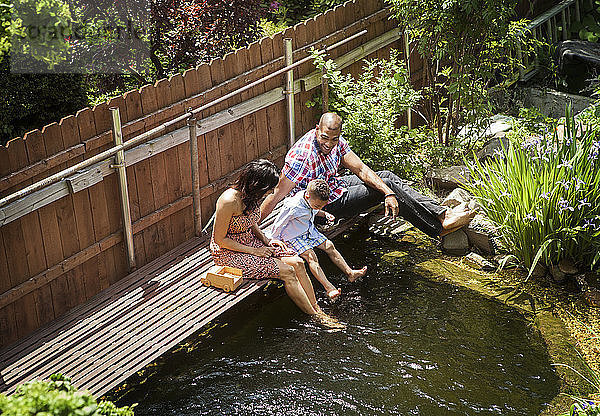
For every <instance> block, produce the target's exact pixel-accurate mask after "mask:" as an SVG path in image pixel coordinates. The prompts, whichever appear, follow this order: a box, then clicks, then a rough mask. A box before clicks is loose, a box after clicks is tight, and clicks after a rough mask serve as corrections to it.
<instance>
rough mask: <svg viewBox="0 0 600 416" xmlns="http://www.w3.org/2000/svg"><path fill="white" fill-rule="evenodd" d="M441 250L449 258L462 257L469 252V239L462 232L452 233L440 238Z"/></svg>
mask: <svg viewBox="0 0 600 416" xmlns="http://www.w3.org/2000/svg"><path fill="white" fill-rule="evenodd" d="M442 250H443V251H444V252H445V253H447V254H450V255H451V256H464V255H465V254H467V253H468V252H469V239H468V238H467V234H466V233H465V232H464V231H463V230H462V229H460V230H457V231H454V232H452V233H450V234H446V235H445V236H443V237H442Z"/></svg>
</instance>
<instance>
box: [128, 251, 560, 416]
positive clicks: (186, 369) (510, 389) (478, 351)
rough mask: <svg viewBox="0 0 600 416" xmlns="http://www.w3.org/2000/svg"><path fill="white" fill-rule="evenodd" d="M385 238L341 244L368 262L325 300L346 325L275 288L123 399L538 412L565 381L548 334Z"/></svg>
mask: <svg viewBox="0 0 600 416" xmlns="http://www.w3.org/2000/svg"><path fill="white" fill-rule="evenodd" d="M382 244H384V243H382V242H374V243H372V244H369V245H367V247H365V246H362V247H360V250H359V248H353V247H349V246H345V245H344V244H343V243H341V244H337V245H338V246H339V247H340V249H341V250H343V254H344V255H345V256H346V257H347V258H350V259H352V258H353V257H354V258H356V259H357V261H356V263H360V264H363V263H367V264H368V265H369V269H370V271H371V272H370V275H369V277H368V278H366V279H364V280H363V281H362V282H361V283H359V284H354V285H349V284H343V285H342V288H343V296H342V298H341V299H340V300H339V301H338V302H337V303H336V304H334V305H333V306H329V307H328V309H329V312H331V314H332V315H334V316H336V317H338V318H339V319H340V320H341V321H343V322H345V323H346V324H347V328H346V330H345V331H342V332H334V333H328V332H325V331H323V329H322V328H321V327H319V326H318V325H317V324H315V323H314V322H313V321H311V320H310V319H307V318H306V317H305V316H303V315H302V314H301V313H300V312H299V311H298V309H297V308H296V307H294V305H293V304H292V303H291V302H290V301H289V299H288V298H287V297H286V296H283V295H282V291H281V290H279V291H271V292H269V294H268V295H266V297H265V298H264V299H256V302H255V303H253V304H246V305H243V306H242V307H240V308H238V309H237V310H235V311H233V312H231V313H228V314H227V315H226V316H224V317H223V318H222V320H221V321H220V322H222V323H223V324H226V325H224V326H222V327H219V328H216V329H214V330H212V331H211V332H210V336H208V337H203V338H202V339H201V342H200V343H199V344H198V348H196V349H194V350H193V351H191V352H186V351H181V352H178V353H176V354H167V355H166V356H165V359H164V360H162V361H161V362H159V365H158V366H157V367H156V371H157V373H156V374H155V375H153V376H152V377H150V378H149V379H148V381H147V382H146V383H144V384H142V385H140V386H138V387H137V388H135V389H134V390H132V391H130V392H129V393H128V394H127V395H126V396H125V397H123V398H122V399H121V400H120V401H119V404H121V405H124V404H131V403H133V402H139V403H140V404H139V406H138V407H137V408H136V415H165V414H170V415H203V414H207V415H213V414H214V415H217V414H227V415H275V414H278V415H321V414H324V415H325V414H326V415H331V414H340V415H342V414H343V415H347V414H350V415H353V414H355V415H379V414H381V415H413V414H414V415H451V414H456V415H480V414H498V415H500V414H501V415H527V414H538V413H539V412H540V410H541V409H543V407H544V404H545V403H547V402H548V401H550V400H551V399H552V398H553V397H554V396H555V395H556V394H557V391H558V379H557V377H556V376H555V374H554V373H553V371H552V369H551V368H550V363H549V362H548V357H547V354H546V352H545V348H544V345H543V341H542V340H541V338H540V336H539V334H538V333H537V332H536V331H534V330H533V329H532V328H531V327H530V326H529V325H528V323H527V322H526V321H525V320H524V319H523V318H522V317H521V316H520V315H519V314H518V313H516V312H515V311H513V310H510V309H507V308H505V307H503V305H500V304H499V303H496V302H492V301H490V300H488V299H485V298H482V297H479V296H476V295H474V294H473V293H472V292H469V291H466V290H461V289H458V288H455V287H452V286H449V285H444V284H439V283H434V282H430V281H428V280H425V279H423V278H421V277H419V276H417V275H414V274H411V273H409V272H406V271H405V270H402V269H403V267H401V266H399V265H396V266H393V267H391V266H386V267H382V265H381V264H378V262H379V257H380V251H381V247H382ZM323 266H324V267H325V269H326V272H327V273H329V274H333V273H338V275H337V276H335V277H334V278H333V280H336V281H338V282H339V281H342V276H341V274H339V272H337V271H336V270H335V269H333V268H332V267H330V265H329V264H328V262H327V261H325V260H323ZM407 269H410V267H407ZM132 381H134V382H135V381H136V380H135V379H133V380H132Z"/></svg>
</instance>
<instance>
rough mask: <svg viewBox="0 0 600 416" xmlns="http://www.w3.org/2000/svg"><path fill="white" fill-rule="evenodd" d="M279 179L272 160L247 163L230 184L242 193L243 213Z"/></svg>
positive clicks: (253, 205) (254, 204)
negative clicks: (236, 178)
mask: <svg viewBox="0 0 600 416" xmlns="http://www.w3.org/2000/svg"><path fill="white" fill-rule="evenodd" d="M278 181H279V170H278V169H277V166H275V165H274V164H273V162H271V161H268V160H266V159H258V160H253V161H252V162H250V163H248V164H247V165H246V167H245V168H244V170H243V171H242V174H241V175H240V177H239V178H238V180H237V181H235V183H234V184H233V185H232V187H233V188H234V189H237V190H238V191H240V192H241V193H242V202H243V203H244V205H245V208H244V214H246V213H247V212H249V211H250V210H252V209H254V207H255V206H256V205H257V204H258V201H259V200H260V199H261V198H262V197H263V196H264V195H265V194H266V193H267V192H268V191H270V190H271V189H273V188H275V186H276V185H277V182H278Z"/></svg>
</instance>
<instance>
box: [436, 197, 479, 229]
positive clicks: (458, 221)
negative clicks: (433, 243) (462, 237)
mask: <svg viewBox="0 0 600 416" xmlns="http://www.w3.org/2000/svg"><path fill="white" fill-rule="evenodd" d="M475 215H477V212H476V211H472V210H470V209H469V208H468V207H467V206H466V205H465V206H462V204H461V205H459V206H458V207H456V208H455V209H447V210H446V211H444V213H443V214H442V215H441V217H440V221H441V222H442V232H441V233H440V235H446V234H448V233H451V232H452V231H456V230H457V229H459V228H460V227H463V226H465V225H467V224H468V223H470V222H471V220H472V219H473V217H475Z"/></svg>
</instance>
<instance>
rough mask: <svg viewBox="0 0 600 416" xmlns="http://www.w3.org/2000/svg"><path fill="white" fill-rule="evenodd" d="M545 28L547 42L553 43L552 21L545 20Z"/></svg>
mask: <svg viewBox="0 0 600 416" xmlns="http://www.w3.org/2000/svg"><path fill="white" fill-rule="evenodd" d="M546 28H547V30H548V42H549V43H551V44H552V43H554V40H553V39H552V19H548V20H546Z"/></svg>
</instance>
